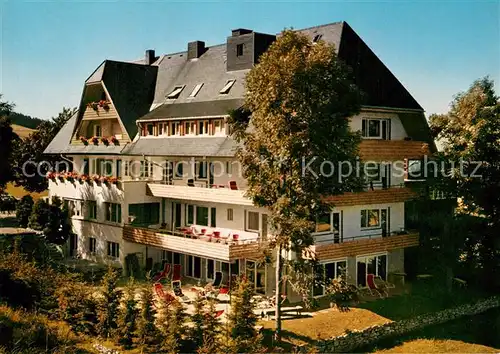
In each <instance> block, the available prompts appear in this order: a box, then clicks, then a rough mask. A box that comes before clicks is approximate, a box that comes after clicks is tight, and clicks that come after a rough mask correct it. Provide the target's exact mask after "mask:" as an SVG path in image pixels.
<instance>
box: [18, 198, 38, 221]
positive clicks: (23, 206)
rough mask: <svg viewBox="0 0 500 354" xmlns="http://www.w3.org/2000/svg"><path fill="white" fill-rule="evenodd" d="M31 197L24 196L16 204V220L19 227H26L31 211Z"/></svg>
mask: <svg viewBox="0 0 500 354" xmlns="http://www.w3.org/2000/svg"><path fill="white" fill-rule="evenodd" d="M33 204H34V202H33V197H32V196H31V195H29V194H28V195H25V196H24V197H22V198H21V199H20V200H19V201H18V202H17V204H16V219H17V222H18V223H19V226H21V227H27V226H28V221H29V217H30V215H31V212H32V210H33Z"/></svg>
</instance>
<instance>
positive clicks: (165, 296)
mask: <svg viewBox="0 0 500 354" xmlns="http://www.w3.org/2000/svg"><path fill="white" fill-rule="evenodd" d="M154 287H155V292H156V295H157V296H158V297H159V298H160V299H161V300H163V301H165V302H167V303H171V302H172V301H175V297H174V296H173V295H172V294H170V293H166V292H165V291H163V286H162V285H161V284H160V283H156V284H155V285H154Z"/></svg>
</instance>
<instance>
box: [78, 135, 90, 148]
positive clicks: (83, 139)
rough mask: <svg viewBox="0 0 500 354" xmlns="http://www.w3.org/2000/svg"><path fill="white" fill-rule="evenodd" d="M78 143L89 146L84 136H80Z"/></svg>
mask: <svg viewBox="0 0 500 354" xmlns="http://www.w3.org/2000/svg"><path fill="white" fill-rule="evenodd" d="M80 141H81V142H82V143H83V145H85V146H87V145H88V144H89V140H88V139H87V138H86V137H84V136H81V137H80Z"/></svg>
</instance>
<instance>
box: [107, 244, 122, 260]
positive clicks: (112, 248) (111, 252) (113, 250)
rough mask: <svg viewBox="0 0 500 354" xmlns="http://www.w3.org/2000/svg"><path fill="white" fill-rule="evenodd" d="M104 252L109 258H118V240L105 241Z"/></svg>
mask: <svg viewBox="0 0 500 354" xmlns="http://www.w3.org/2000/svg"><path fill="white" fill-rule="evenodd" d="M106 246H107V250H106V254H107V255H108V257H111V258H115V259H116V258H120V244H119V243H118V242H113V241H107V243H106Z"/></svg>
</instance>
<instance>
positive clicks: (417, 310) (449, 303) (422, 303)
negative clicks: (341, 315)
mask: <svg viewBox="0 0 500 354" xmlns="http://www.w3.org/2000/svg"><path fill="white" fill-rule="evenodd" d="M486 296H487V294H484V293H480V292H477V291H473V290H469V289H464V288H456V289H453V291H452V292H451V293H449V292H447V291H446V289H445V288H444V286H443V285H442V283H440V282H439V281H437V280H431V281H429V280H425V281H421V280H420V281H419V280H416V281H415V282H414V283H413V284H412V290H411V293H408V294H402V295H398V296H393V297H389V298H384V299H377V300H374V301H370V302H364V303H360V304H358V305H356V307H359V308H363V309H367V310H369V311H372V312H374V313H376V314H378V315H380V316H383V317H385V318H388V319H390V320H393V321H398V320H402V319H406V318H412V317H415V316H418V315H422V314H425V313H430V312H436V311H441V310H444V309H447V308H453V307H456V306H459V305H461V304H464V303H471V302H475V301H477V300H479V299H481V298H484V297H486Z"/></svg>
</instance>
